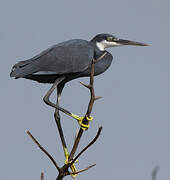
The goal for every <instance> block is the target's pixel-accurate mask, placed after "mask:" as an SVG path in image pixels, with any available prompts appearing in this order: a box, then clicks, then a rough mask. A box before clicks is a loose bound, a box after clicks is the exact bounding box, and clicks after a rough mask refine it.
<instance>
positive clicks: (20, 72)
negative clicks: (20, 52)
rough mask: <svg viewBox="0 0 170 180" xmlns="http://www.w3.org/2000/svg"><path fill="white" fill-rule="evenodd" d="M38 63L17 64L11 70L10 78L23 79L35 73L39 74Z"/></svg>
mask: <svg viewBox="0 0 170 180" xmlns="http://www.w3.org/2000/svg"><path fill="white" fill-rule="evenodd" d="M36 64H37V62H36V61H34V62H33V61H30V60H26V61H19V62H18V63H16V64H15V65H14V66H13V67H12V70H11V73H10V77H15V78H16V79H17V78H22V77H25V76H28V75H30V74H32V73H34V72H37V67H38V66H37V65H36Z"/></svg>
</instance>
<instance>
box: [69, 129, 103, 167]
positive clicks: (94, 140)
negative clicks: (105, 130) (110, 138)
mask: <svg viewBox="0 0 170 180" xmlns="http://www.w3.org/2000/svg"><path fill="white" fill-rule="evenodd" d="M101 131H102V127H100V128H99V129H98V132H97V134H96V136H95V137H94V139H93V140H92V141H91V142H90V143H89V144H88V145H87V146H86V147H85V148H84V149H83V150H81V151H80V152H79V153H78V155H77V156H76V157H75V158H74V159H73V160H72V161H71V163H70V164H69V167H70V166H71V165H72V164H73V163H74V162H75V161H76V160H77V159H78V158H79V157H80V156H81V155H82V154H83V153H84V152H85V151H86V150H87V149H88V148H89V147H90V146H91V145H93V144H94V143H95V142H96V140H97V139H98V137H99V136H100V134H101Z"/></svg>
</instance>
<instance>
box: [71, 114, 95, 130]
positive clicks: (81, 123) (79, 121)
mask: <svg viewBox="0 0 170 180" xmlns="http://www.w3.org/2000/svg"><path fill="white" fill-rule="evenodd" d="M72 117H73V118H74V119H76V120H77V121H78V123H79V125H80V127H81V129H82V130H83V131H86V130H87V129H88V128H89V127H90V125H89V121H92V120H93V117H92V116H90V117H88V116H86V119H87V121H88V122H87V124H84V123H83V119H84V118H85V117H82V116H77V115H75V114H73V113H72Z"/></svg>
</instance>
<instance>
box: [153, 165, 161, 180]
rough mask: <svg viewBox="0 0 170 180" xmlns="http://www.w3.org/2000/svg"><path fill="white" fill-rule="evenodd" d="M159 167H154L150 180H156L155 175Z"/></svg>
mask: <svg viewBox="0 0 170 180" xmlns="http://www.w3.org/2000/svg"><path fill="white" fill-rule="evenodd" d="M159 169H160V167H159V166H156V167H155V168H154V169H153V170H152V180H156V177H157V173H158V171H159Z"/></svg>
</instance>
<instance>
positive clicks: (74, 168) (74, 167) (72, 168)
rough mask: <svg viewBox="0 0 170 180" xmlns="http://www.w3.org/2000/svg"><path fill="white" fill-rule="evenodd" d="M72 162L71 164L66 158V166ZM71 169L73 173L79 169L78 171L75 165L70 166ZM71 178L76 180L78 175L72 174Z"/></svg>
mask: <svg viewBox="0 0 170 180" xmlns="http://www.w3.org/2000/svg"><path fill="white" fill-rule="evenodd" d="M70 162H71V161H69V160H68V157H66V160H65V164H68V163H70ZM77 162H78V160H77V161H76V163H77ZM70 169H71V171H72V172H73V173H75V172H77V169H76V166H75V164H72V165H71V166H70ZM71 176H72V177H73V178H76V177H77V174H71Z"/></svg>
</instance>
